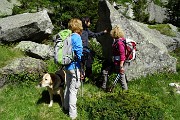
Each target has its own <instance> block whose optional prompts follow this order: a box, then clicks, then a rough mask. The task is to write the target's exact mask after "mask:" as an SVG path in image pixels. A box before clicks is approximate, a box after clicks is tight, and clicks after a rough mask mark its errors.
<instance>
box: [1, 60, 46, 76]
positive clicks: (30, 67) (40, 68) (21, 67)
mask: <svg viewBox="0 0 180 120" xmlns="http://www.w3.org/2000/svg"><path fill="white" fill-rule="evenodd" d="M46 68H47V66H46V64H45V62H43V61H42V60H39V59H35V58H31V57H23V58H17V59H15V60H13V61H12V62H11V63H10V64H8V65H6V66H5V67H3V68H1V69H0V73H1V74H2V75H8V74H20V73H24V72H25V73H29V74H34V73H35V74H41V73H43V72H44V71H46Z"/></svg>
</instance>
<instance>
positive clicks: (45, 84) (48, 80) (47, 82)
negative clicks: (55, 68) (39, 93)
mask: <svg viewBox="0 0 180 120" xmlns="http://www.w3.org/2000/svg"><path fill="white" fill-rule="evenodd" d="M50 85H52V78H51V74H49V73H46V74H44V75H43V79H42V80H41V81H40V83H39V85H38V86H39V87H50Z"/></svg>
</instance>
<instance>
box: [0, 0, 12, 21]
mask: <svg viewBox="0 0 180 120" xmlns="http://www.w3.org/2000/svg"><path fill="white" fill-rule="evenodd" d="M12 9H13V4H11V3H10V2H8V1H7V0H1V2H0V17H3V16H8V15H12Z"/></svg>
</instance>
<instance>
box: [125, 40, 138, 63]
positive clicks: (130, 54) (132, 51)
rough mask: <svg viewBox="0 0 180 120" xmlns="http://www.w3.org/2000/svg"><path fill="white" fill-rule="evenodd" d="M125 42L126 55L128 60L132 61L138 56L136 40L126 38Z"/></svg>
mask: <svg viewBox="0 0 180 120" xmlns="http://www.w3.org/2000/svg"><path fill="white" fill-rule="evenodd" d="M123 43H124V44H125V55H126V62H131V61H132V60H135V58H136V42H135V41H134V40H132V39H129V38H127V39H125V40H124V41H123Z"/></svg>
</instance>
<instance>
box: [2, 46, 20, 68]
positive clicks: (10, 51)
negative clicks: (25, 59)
mask: <svg viewBox="0 0 180 120" xmlns="http://www.w3.org/2000/svg"><path fill="white" fill-rule="evenodd" d="M0 55H1V57H0V68H1V67H4V66H5V65H7V64H8V63H9V62H11V61H12V59H14V58H17V57H21V56H23V53H22V52H21V51H19V50H17V49H14V48H12V47H8V46H4V45H0Z"/></svg>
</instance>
